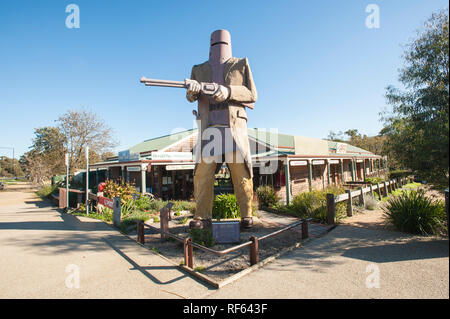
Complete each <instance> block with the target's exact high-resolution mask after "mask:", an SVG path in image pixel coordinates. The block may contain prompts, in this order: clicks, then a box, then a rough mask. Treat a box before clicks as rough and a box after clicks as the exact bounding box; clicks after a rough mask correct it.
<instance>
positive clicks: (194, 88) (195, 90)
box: [184, 79, 202, 96]
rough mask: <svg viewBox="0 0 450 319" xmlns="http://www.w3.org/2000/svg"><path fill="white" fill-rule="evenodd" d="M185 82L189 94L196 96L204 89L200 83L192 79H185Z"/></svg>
mask: <svg viewBox="0 0 450 319" xmlns="http://www.w3.org/2000/svg"><path fill="white" fill-rule="evenodd" d="M184 82H185V83H186V93H187V94H189V95H192V96H194V95H197V94H199V93H200V90H201V89H202V87H201V85H200V83H198V82H197V81H195V80H190V79H185V80H184Z"/></svg>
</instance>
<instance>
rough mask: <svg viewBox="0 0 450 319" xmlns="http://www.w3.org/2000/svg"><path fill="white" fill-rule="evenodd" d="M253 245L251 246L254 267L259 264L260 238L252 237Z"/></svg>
mask: <svg viewBox="0 0 450 319" xmlns="http://www.w3.org/2000/svg"><path fill="white" fill-rule="evenodd" d="M250 240H251V242H252V244H251V245H250V265H251V266H253V265H255V264H257V263H258V261H259V255H258V237H255V236H252V237H250Z"/></svg>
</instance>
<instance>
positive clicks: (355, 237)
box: [0, 191, 449, 299]
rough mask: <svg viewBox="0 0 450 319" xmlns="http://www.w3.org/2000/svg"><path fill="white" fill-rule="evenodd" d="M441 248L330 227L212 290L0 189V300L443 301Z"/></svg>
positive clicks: (437, 241)
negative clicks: (402, 299) (307, 299)
mask: <svg viewBox="0 0 450 319" xmlns="http://www.w3.org/2000/svg"><path fill="white" fill-rule="evenodd" d="M448 247H449V245H448V240H447V239H442V238H424V237H417V236H409V235H406V234H402V233H398V232H392V231H384V230H379V229H369V228H361V227H352V226H338V227H337V228H335V229H334V230H333V231H332V232H330V233H329V234H328V235H326V236H324V237H322V238H318V239H314V240H312V241H310V242H309V243H307V244H306V245H305V246H304V247H301V248H299V249H297V250H294V251H292V252H290V253H288V254H286V255H284V256H282V257H281V258H280V259H277V260H276V261H274V262H272V263H269V264H267V265H265V266H264V267H263V268H261V269H259V270H257V271H254V272H252V273H250V274H249V275H247V276H245V277H243V278H241V279H239V280H238V281H236V282H234V283H232V284H229V285H227V286H225V287H223V288H221V289H220V290H216V289H213V288H211V287H209V286H207V285H206V284H203V283H202V282H200V281H198V280H196V279H194V278H192V277H190V276H189V275H187V274H185V273H183V272H182V271H180V270H179V269H177V268H176V267H174V266H173V265H172V264H171V263H170V262H168V261H167V260H166V259H164V258H162V257H160V256H158V255H157V254H154V253H153V252H151V251H149V250H147V249H145V248H143V247H141V246H139V245H137V244H136V243H135V242H133V241H131V240H130V239H128V238H127V237H125V236H123V235H121V234H120V233H119V232H117V231H116V230H114V229H112V228H110V227H109V226H107V225H105V224H104V223H102V222H99V221H96V220H92V219H88V218H81V217H75V216H71V215H68V214H64V213H61V212H59V211H58V210H57V209H55V208H54V207H52V206H50V205H49V204H48V203H46V202H42V201H41V200H40V199H38V198H37V197H35V196H34V194H33V193H31V192H27V191H22V192H4V191H2V192H0V251H1V256H2V257H1V259H0V298H224V299H242V298H449V258H448V256H449V255H448ZM180 260H181V256H180Z"/></svg>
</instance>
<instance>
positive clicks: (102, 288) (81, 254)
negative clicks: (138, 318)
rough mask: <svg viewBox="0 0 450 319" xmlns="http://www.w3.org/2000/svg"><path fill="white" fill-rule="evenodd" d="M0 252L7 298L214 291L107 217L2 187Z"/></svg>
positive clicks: (0, 281) (2, 293)
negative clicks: (65, 208) (78, 212)
mask: <svg viewBox="0 0 450 319" xmlns="http://www.w3.org/2000/svg"><path fill="white" fill-rule="evenodd" d="M0 251H1V259H0V298H195V297H198V296H203V295H205V294H206V293H207V292H208V291H209V289H211V288H209V287H208V286H206V285H204V284H203V283H200V282H198V281H196V280H195V279H193V278H191V277H189V276H188V275H187V274H185V273H183V272H182V271H180V270H179V269H177V268H176V267H174V266H173V265H172V264H171V263H169V262H168V261H167V260H165V259H163V258H161V257H160V256H158V255H156V254H154V253H153V252H151V251H149V250H148V249H145V248H143V247H141V246H139V245H137V244H136V243H135V242H133V241H132V240H130V239H128V238H127V237H125V236H123V235H121V234H120V233H119V232H118V231H116V230H114V229H112V228H111V227H109V226H108V225H106V224H104V223H103V222H100V221H97V220H93V219H89V218H83V217H76V216H72V215H69V214H65V213H61V212H59V211H58V210H57V209H56V208H54V207H53V206H51V205H50V204H48V203H46V202H42V201H41V200H40V199H39V198H37V197H36V196H34V194H33V193H19V192H0ZM66 270H67V272H66ZM76 270H78V271H79V279H80V281H79V288H76V287H73V284H74V282H75V281H74V279H75V278H76V274H77V272H76ZM66 281H67V285H66ZM68 286H69V287H71V286H72V288H69V287H68Z"/></svg>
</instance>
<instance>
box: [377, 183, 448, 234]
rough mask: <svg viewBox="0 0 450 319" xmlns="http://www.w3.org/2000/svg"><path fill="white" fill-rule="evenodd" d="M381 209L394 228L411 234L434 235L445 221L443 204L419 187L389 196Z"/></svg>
mask: <svg viewBox="0 0 450 319" xmlns="http://www.w3.org/2000/svg"><path fill="white" fill-rule="evenodd" d="M383 211H384V213H385V218H386V219H387V220H388V221H389V222H390V223H392V224H393V225H394V227H395V228H397V229H398V230H399V231H403V232H408V233H412V234H420V235H435V234H437V233H438V232H439V230H440V229H441V228H443V227H445V223H446V214H445V208H444V204H443V203H442V202H441V201H438V200H436V201H433V200H432V199H431V198H429V197H426V196H425V192H424V191H423V190H421V189H419V190H411V191H408V192H402V193H401V194H400V195H398V196H394V197H391V198H390V199H389V200H388V202H387V204H386V207H385V208H383Z"/></svg>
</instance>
